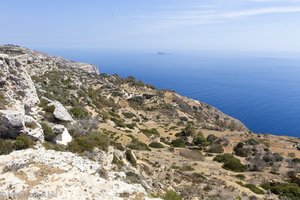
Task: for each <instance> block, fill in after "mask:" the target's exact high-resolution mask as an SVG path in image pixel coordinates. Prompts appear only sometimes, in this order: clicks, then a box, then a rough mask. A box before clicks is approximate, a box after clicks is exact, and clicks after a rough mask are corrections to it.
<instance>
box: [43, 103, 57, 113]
mask: <svg viewBox="0 0 300 200" xmlns="http://www.w3.org/2000/svg"><path fill="white" fill-rule="evenodd" d="M54 110H55V106H54V105H50V106H45V107H44V108H43V111H45V112H47V113H53V112H54Z"/></svg>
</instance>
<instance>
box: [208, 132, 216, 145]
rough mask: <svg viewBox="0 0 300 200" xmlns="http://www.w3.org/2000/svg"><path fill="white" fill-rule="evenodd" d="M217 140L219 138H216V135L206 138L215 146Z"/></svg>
mask: <svg viewBox="0 0 300 200" xmlns="http://www.w3.org/2000/svg"><path fill="white" fill-rule="evenodd" d="M217 139H218V137H216V136H215V135H214V134H209V135H208V136H207V138H206V140H207V142H208V143H209V144H213V143H214V142H215V141H216V140H217Z"/></svg>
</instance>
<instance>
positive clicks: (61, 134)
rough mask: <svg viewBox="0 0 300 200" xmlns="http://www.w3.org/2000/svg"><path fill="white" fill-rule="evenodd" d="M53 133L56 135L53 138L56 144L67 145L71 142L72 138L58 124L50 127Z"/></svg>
mask: <svg viewBox="0 0 300 200" xmlns="http://www.w3.org/2000/svg"><path fill="white" fill-rule="evenodd" d="M52 129H53V131H54V132H55V133H56V134H57V136H56V137H55V138H54V142H55V143H56V144H61V145H67V144H68V143H69V142H71V141H72V139H73V138H72V136H71V135H70V133H69V131H68V129H67V128H66V127H64V126H63V125H60V124H55V125H54V126H53V127H52Z"/></svg>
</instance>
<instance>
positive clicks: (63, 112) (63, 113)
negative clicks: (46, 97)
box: [50, 101, 73, 122]
mask: <svg viewBox="0 0 300 200" xmlns="http://www.w3.org/2000/svg"><path fill="white" fill-rule="evenodd" d="M50 105H54V106H55V110H54V112H53V115H54V117H55V118H56V119H58V120H60V121H63V122H71V121H73V118H72V117H71V115H70V114H69V112H68V111H67V109H66V108H65V107H64V106H63V105H62V104H61V103H60V102H58V101H53V102H52V103H50Z"/></svg>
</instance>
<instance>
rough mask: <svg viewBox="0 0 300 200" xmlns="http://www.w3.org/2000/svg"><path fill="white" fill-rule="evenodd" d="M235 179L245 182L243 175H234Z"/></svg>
mask: <svg viewBox="0 0 300 200" xmlns="http://www.w3.org/2000/svg"><path fill="white" fill-rule="evenodd" d="M235 177H236V178H238V179H240V180H245V179H246V176H245V175H244V174H237V175H235Z"/></svg>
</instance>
